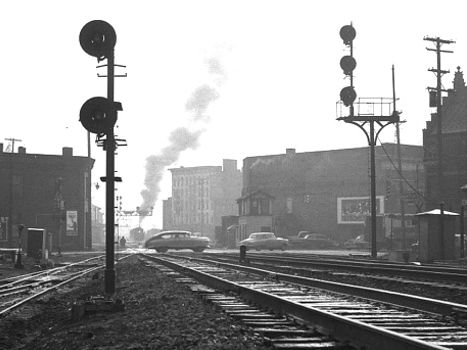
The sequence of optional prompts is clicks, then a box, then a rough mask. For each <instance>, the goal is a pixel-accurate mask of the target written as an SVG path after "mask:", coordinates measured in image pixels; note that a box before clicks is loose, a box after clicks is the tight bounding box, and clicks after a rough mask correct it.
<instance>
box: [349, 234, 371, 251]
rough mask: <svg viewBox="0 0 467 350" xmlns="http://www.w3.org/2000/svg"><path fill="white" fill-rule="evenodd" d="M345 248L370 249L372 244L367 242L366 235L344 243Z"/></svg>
mask: <svg viewBox="0 0 467 350" xmlns="http://www.w3.org/2000/svg"><path fill="white" fill-rule="evenodd" d="M344 247H345V248H347V249H369V248H370V242H368V241H366V240H365V236H364V235H359V236H357V237H355V238H351V239H349V240H347V241H345V242H344Z"/></svg>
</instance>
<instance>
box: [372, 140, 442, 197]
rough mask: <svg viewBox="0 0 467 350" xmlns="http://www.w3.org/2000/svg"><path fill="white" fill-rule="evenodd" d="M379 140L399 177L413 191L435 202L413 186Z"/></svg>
mask: <svg viewBox="0 0 467 350" xmlns="http://www.w3.org/2000/svg"><path fill="white" fill-rule="evenodd" d="M378 142H379V143H380V145H381V148H382V150H383V151H384V154H385V155H386V157H387V158H388V160H389V162H390V163H391V165H392V167H393V168H394V169H395V170H396V171H397V173H398V174H399V178H400V179H401V180H403V181H404V182H405V183H406V184H407V186H409V187H410V188H411V189H412V191H413V192H414V193H415V194H416V195H418V196H419V197H421V198H423V199H424V200H425V201H426V202H430V203H432V202H435V201H434V200H433V199H432V198H429V197H427V196H425V195H424V194H423V193H422V192H420V191H419V190H418V189H416V188H415V187H413V186H412V184H411V183H410V182H409V180H407V179H406V178H405V176H404V175H403V174H402V171H401V170H400V169H399V168H398V167H397V166H396V164H394V161H393V160H392V158H391V156H390V155H389V154H388V152H387V151H386V149H385V148H384V146H383V143H382V142H381V141H380V140H379V139H378Z"/></svg>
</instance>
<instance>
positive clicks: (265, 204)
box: [259, 198, 271, 215]
mask: <svg viewBox="0 0 467 350" xmlns="http://www.w3.org/2000/svg"><path fill="white" fill-rule="evenodd" d="M259 214H260V215H271V211H270V207H269V199H268V198H262V199H260V200H259Z"/></svg>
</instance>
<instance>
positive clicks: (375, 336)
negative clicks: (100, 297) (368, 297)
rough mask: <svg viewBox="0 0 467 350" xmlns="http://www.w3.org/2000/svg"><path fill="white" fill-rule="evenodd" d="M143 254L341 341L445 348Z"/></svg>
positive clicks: (387, 347) (386, 349) (389, 349)
mask: <svg viewBox="0 0 467 350" xmlns="http://www.w3.org/2000/svg"><path fill="white" fill-rule="evenodd" d="M143 256H146V257H147V258H149V259H151V260H156V261H158V262H159V263H161V264H163V265H165V266H168V267H170V268H172V269H174V270H177V271H180V272H181V273H183V274H185V275H189V276H192V277H193V278H195V279H196V280H198V281H201V282H202V283H205V284H207V285H209V286H210V287H213V288H216V289H219V290H223V291H232V292H235V293H237V294H239V295H240V296H241V297H242V298H245V299H247V300H249V301H251V302H254V303H258V304H260V305H263V306H265V307H269V308H271V309H273V310H275V311H276V312H280V313H288V314H292V315H295V316H296V317H299V318H301V319H303V320H305V321H307V322H310V323H312V324H318V325H319V326H318V327H317V329H318V330H319V331H320V332H322V333H325V334H330V335H332V336H333V337H334V338H336V339H339V340H341V341H344V342H345V341H349V340H350V341H351V342H352V343H356V344H361V345H364V346H368V347H369V348H371V349H378V350H394V349H398V350H399V349H425V350H428V349H431V350H436V349H437V350H446V349H448V348H446V347H442V346H438V345H434V344H430V343H428V342H425V341H422V340H418V339H415V338H412V337H408V336H405V335H402V334H398V333H396V332H393V331H390V330H387V329H383V328H378V327H375V326H372V325H368V324H365V323H363V322H360V321H355V320H351V319H349V318H346V317H341V316H338V315H336V314H332V313H330V312H326V311H323V310H318V309H316V308H314V307H312V306H309V305H307V306H304V305H302V304H300V303H297V302H294V301H291V300H286V299H284V298H281V297H278V296H275V295H272V294H271V293H267V292H263V291H258V290H254V289H250V288H247V287H245V286H241V285H239V284H237V283H235V282H230V281H228V280H226V279H223V278H220V277H216V276H212V275H209V274H207V273H205V272H202V271H197V270H196V269H192V268H189V267H186V266H182V265H179V264H176V263H174V262H171V261H168V260H164V259H162V258H159V257H156V256H149V255H146V254H143ZM183 258H184V259H186V257H183ZM196 260H199V259H196ZM236 267H237V266H236ZM269 274H270V273H269Z"/></svg>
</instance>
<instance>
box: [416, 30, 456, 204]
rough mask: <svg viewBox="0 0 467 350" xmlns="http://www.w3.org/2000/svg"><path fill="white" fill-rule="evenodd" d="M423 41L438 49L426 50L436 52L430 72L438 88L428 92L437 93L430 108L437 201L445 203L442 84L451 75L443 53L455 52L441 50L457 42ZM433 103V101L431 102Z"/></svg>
mask: <svg viewBox="0 0 467 350" xmlns="http://www.w3.org/2000/svg"><path fill="white" fill-rule="evenodd" d="M423 40H426V41H431V42H433V43H435V45H436V48H435V49H431V48H428V47H427V48H426V49H427V50H428V51H434V52H436V69H434V68H430V69H428V71H430V72H433V73H435V74H436V88H432V87H428V90H429V91H430V92H432V91H435V92H436V104H435V106H433V105H432V103H430V107H436V128H437V130H436V132H437V134H436V138H437V149H438V152H437V158H438V167H437V179H438V193H437V200H438V201H443V198H442V197H443V196H444V186H443V164H442V160H443V141H442V110H441V107H442V96H441V93H442V92H443V91H447V90H445V89H443V88H442V84H441V77H442V76H443V75H444V74H446V73H449V71H448V70H442V69H441V52H444V53H453V51H448V50H441V45H442V44H453V43H455V41H453V40H445V39H441V38H440V37H436V38H432V37H424V38H423ZM430 102H431V101H430Z"/></svg>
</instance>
